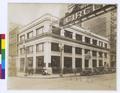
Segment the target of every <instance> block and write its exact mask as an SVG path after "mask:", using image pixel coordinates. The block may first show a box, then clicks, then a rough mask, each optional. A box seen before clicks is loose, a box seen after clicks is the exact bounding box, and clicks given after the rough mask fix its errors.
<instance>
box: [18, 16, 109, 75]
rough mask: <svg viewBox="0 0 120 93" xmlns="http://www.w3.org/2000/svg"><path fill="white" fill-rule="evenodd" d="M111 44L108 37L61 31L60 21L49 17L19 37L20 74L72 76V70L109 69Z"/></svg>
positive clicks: (78, 30)
mask: <svg viewBox="0 0 120 93" xmlns="http://www.w3.org/2000/svg"><path fill="white" fill-rule="evenodd" d="M109 49H110V44H109V40H108V39H107V38H105V37H102V36H99V35H97V34H95V33H92V32H91V31H89V30H85V29H83V28H81V27H78V26H75V25H72V26H70V27H60V26H59V19H58V18H56V17H54V16H52V15H50V14H46V15H44V16H42V17H40V18H39V19H37V20H35V21H33V22H31V23H29V24H28V25H26V26H25V27H24V28H22V29H20V30H19V33H18V62H17V71H18V72H23V73H24V72H25V69H26V68H27V69H31V70H33V71H34V73H38V74H40V73H42V69H46V70H47V71H48V73H50V74H55V73H60V68H62V69H63V72H64V73H72V72H73V70H74V69H75V70H77V71H80V70H83V69H85V68H94V67H103V66H108V67H109V66H110V53H109Z"/></svg>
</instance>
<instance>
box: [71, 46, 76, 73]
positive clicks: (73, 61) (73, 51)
mask: <svg viewBox="0 0 120 93" xmlns="http://www.w3.org/2000/svg"><path fill="white" fill-rule="evenodd" d="M72 69H73V71H74V70H75V47H72Z"/></svg>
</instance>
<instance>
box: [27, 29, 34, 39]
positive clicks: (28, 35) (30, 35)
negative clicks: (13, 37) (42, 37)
mask: <svg viewBox="0 0 120 93" xmlns="http://www.w3.org/2000/svg"><path fill="white" fill-rule="evenodd" d="M32 37H33V31H32V32H29V33H27V38H28V39H30V38H32Z"/></svg>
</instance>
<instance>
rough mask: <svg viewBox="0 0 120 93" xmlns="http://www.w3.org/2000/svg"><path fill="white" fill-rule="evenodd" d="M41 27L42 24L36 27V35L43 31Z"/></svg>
mask: <svg viewBox="0 0 120 93" xmlns="http://www.w3.org/2000/svg"><path fill="white" fill-rule="evenodd" d="M43 27H44V26H42V27H40V28H37V29H36V35H40V34H42V33H43Z"/></svg>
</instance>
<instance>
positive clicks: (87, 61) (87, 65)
mask: <svg viewBox="0 0 120 93" xmlns="http://www.w3.org/2000/svg"><path fill="white" fill-rule="evenodd" d="M88 67H89V60H86V59H85V68H88Z"/></svg>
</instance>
